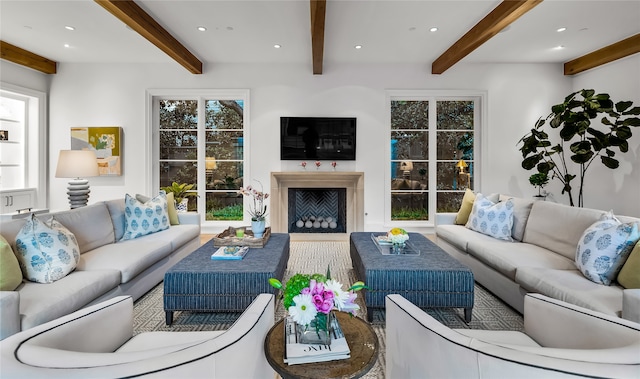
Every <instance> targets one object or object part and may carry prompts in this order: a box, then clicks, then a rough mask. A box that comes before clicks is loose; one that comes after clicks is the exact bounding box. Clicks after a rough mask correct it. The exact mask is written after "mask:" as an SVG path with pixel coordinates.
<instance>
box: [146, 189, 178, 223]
mask: <svg viewBox="0 0 640 379" xmlns="http://www.w3.org/2000/svg"><path fill="white" fill-rule="evenodd" d="M160 191H161V192H164V193H165V194H166V195H167V213H168V214H169V223H170V224H171V225H180V220H178V210H177V209H176V201H175V197H174V194H173V192H169V193H166V192H165V191H164V190H160ZM136 199H137V200H138V201H139V202H141V203H146V202H147V201H149V200H151V197H150V196H146V195H141V194H139V193H137V194H136Z"/></svg>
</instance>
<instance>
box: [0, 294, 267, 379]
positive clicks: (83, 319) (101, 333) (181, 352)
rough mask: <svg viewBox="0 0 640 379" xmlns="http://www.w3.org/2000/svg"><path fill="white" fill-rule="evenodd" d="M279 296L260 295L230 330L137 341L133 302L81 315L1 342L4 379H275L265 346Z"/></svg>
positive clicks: (123, 299)
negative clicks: (139, 378) (142, 378)
mask: <svg viewBox="0 0 640 379" xmlns="http://www.w3.org/2000/svg"><path fill="white" fill-rule="evenodd" d="M273 324H274V296H273V295H271V294H261V295H259V296H258V297H257V298H256V299H255V300H254V301H253V303H251V305H250V306H249V307H248V308H247V309H246V310H245V311H244V312H243V313H242V315H241V316H240V317H239V318H238V319H237V320H236V322H235V323H234V324H233V325H232V326H231V327H230V328H229V329H228V330H226V331H212V332H148V333H141V334H138V335H136V336H134V337H133V326H132V325H133V302H132V300H131V298H130V297H128V296H120V297H116V298H113V299H111V300H108V301H105V302H102V303H99V304H96V305H93V306H91V307H88V308H84V309H81V310H79V311H77V312H74V313H72V314H70V315H67V316H64V317H61V318H59V319H56V320H53V321H50V322H48V323H46V324H42V325H39V326H37V327H34V328H31V329H27V330H25V331H23V332H20V333H17V334H14V335H13V336H10V337H8V338H6V339H5V340H2V341H0V354H1V355H0V362H1V366H0V367H1V368H0V374H1V376H2V378H36V377H37V378H48V379H50V378H121V377H133V376H153V377H172V378H188V377H191V378H200V377H208V378H270V379H272V378H273V377H274V371H273V369H272V368H271V367H270V366H269V364H268V363H267V360H266V358H265V354H264V351H263V341H264V338H265V336H266V334H267V332H268V331H269V329H270V328H271V327H272V326H273Z"/></svg>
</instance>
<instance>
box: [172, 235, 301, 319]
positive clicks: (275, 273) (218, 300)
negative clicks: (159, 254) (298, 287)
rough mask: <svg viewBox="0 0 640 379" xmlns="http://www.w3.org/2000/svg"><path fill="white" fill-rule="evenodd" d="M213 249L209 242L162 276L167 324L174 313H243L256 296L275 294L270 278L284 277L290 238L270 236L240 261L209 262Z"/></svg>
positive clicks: (286, 236)
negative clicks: (262, 245) (261, 245)
mask: <svg viewBox="0 0 640 379" xmlns="http://www.w3.org/2000/svg"><path fill="white" fill-rule="evenodd" d="M216 250H218V248H217V247H214V246H213V240H212V241H209V242H207V243H205V244H204V245H202V246H201V247H200V248H199V249H197V250H196V251H194V252H193V253H191V254H189V255H188V256H186V257H184V258H183V259H182V260H181V261H179V262H178V263H176V265H175V266H173V267H172V268H170V269H169V270H168V271H167V272H166V273H165V275H164V311H165V315H166V322H167V325H171V323H172V322H173V312H174V311H193V312H242V311H244V310H245V309H246V308H247V307H248V306H249V304H251V302H252V301H253V299H255V298H256V296H258V295H259V294H261V293H272V294H275V293H276V289H275V288H273V287H271V285H269V278H278V279H279V280H282V278H283V276H284V270H285V269H286V268H287V262H288V261H289V235H288V234H286V233H272V234H271V237H270V238H269V241H267V243H266V244H265V246H264V247H263V248H250V249H249V251H248V252H247V254H246V255H245V256H244V258H242V259H240V260H211V254H213V253H214V252H215V251H216Z"/></svg>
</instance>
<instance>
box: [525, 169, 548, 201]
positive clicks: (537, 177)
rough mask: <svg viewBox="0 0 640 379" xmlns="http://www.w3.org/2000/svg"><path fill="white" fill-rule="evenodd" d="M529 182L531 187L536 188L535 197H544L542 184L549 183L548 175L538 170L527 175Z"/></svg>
mask: <svg viewBox="0 0 640 379" xmlns="http://www.w3.org/2000/svg"><path fill="white" fill-rule="evenodd" d="M529 183H531V185H532V186H533V187H537V188H538V194H537V195H536V197H546V196H544V195H542V188H544V186H546V185H547V183H549V176H548V175H547V173H545V172H538V173H535V174H533V175H531V176H530V177H529Z"/></svg>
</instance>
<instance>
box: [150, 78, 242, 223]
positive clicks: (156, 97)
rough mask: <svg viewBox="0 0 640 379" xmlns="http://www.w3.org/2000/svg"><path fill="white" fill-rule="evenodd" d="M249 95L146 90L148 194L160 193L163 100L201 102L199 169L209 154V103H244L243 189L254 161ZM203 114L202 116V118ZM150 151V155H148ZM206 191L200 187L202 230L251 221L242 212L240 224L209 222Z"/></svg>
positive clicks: (200, 173) (203, 174)
mask: <svg viewBox="0 0 640 379" xmlns="http://www.w3.org/2000/svg"><path fill="white" fill-rule="evenodd" d="M249 95H250V93H249V90H248V89H154V90H147V96H146V109H147V111H146V114H147V136H149V138H147V139H146V143H145V150H146V152H147V156H151V157H152V159H151V160H150V161H149V162H148V164H147V173H146V177H147V183H146V188H147V193H157V192H158V191H160V185H159V183H160V125H159V121H160V120H159V118H158V117H157V114H158V112H159V108H158V106H159V101H160V100H197V101H198V129H197V135H198V144H197V149H198V157H197V163H198V167H205V155H206V132H207V130H206V128H205V122H206V117H204V114H205V107H206V101H207V100H242V101H243V114H242V133H243V139H244V140H243V160H242V161H243V163H242V167H243V172H244V177H243V184H242V185H243V186H244V185H245V184H244V180H245V178H247V177H251V176H250V174H251V173H250V172H249V168H250V167H251V165H250V164H249V162H250V159H251V155H250V152H251V146H250V144H251V138H250V132H249V131H250V130H251V128H250V127H249V120H250V117H249V114H250V110H249V98H250V96H249ZM200 115H203V116H202V117H201V116H200ZM149 152H151V154H150V155H149V154H148V153H149ZM197 181H198V183H206V170H198V175H197ZM206 191H207V186H206V185H204V186H198V191H197V192H198V195H199V196H198V198H197V204H198V212H199V215H200V224H201V225H202V226H203V227H211V228H212V229H213V228H216V229H219V228H220V227H223V228H226V227H228V226H234V227H238V226H242V225H246V223H247V222H248V221H247V220H250V218H248V215H247V212H244V211H243V219H242V220H237V221H230V220H220V221H218V220H206V201H207V198H206ZM246 206H247V204H246V199H243V209H246Z"/></svg>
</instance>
